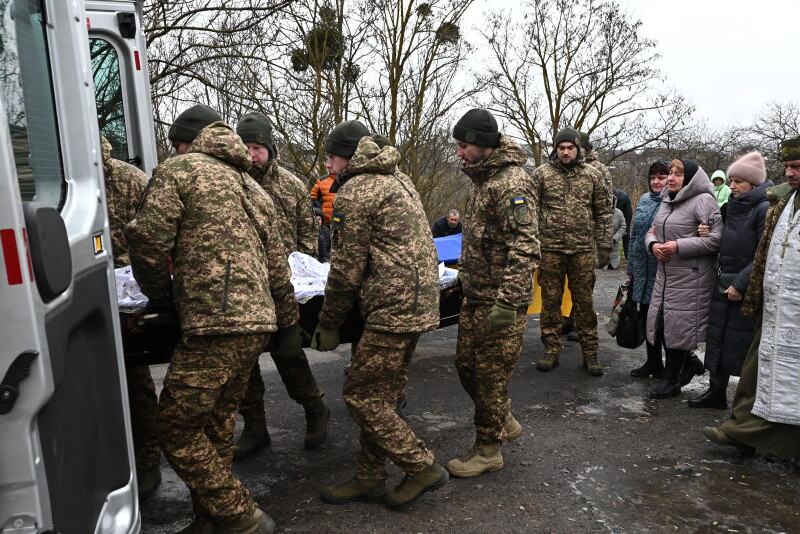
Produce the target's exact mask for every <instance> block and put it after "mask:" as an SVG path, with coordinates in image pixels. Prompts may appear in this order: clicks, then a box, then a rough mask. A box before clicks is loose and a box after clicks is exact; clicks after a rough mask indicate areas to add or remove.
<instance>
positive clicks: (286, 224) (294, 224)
mask: <svg viewBox="0 0 800 534" xmlns="http://www.w3.org/2000/svg"><path fill="white" fill-rule="evenodd" d="M236 133H237V134H239V136H240V137H241V138H242V141H243V142H244V144H245V145H247V148H248V150H249V151H250V156H251V158H252V159H253V166H252V167H251V168H250V171H249V172H250V176H252V177H253V179H254V180H255V181H256V182H258V184H259V185H260V186H261V187H263V188H264V191H266V193H267V194H268V195H269V196H270V198H271V199H272V201H273V203H274V204H275V206H276V208H277V213H278V227H279V228H280V230H281V234H282V237H283V248H284V254H283V255H284V258H285V257H288V255H289V254H291V253H292V252H294V251H296V250H297V251H300V252H302V253H304V254H308V255H310V256H314V257H316V256H317V234H318V233H319V229H318V227H317V222H316V218H315V217H314V212H313V210H312V208H311V197H309V195H308V190H307V189H306V187H305V185H304V184H303V182H301V181H300V179H299V178H297V177H296V176H295V175H293V174H292V173H290V172H289V171H287V170H286V169H284V168H283V167H281V166H280V165H278V161H277V156H278V154H277V151H276V150H275V144H274V142H273V139H272V124H271V123H270V122H269V119H268V118H267V117H265V116H264V115H262V114H261V113H257V112H254V113H248V114H247V115H245V116H244V117H242V118H241V120H240V121H239V124H238V125H237V126H236ZM270 355H271V356H272V359H273V361H274V362H275V367H276V368H277V370H278V373H279V374H280V377H281V380H282V381H283V383H284V385H285V386H286V391H287V392H288V393H289V397H291V398H292V400H294V401H295V402H297V403H299V404H300V405H302V406H303V409H304V411H305V416H306V433H305V437H304V444H305V447H306V448H307V449H315V448H317V447H318V446H319V445H320V444H322V442H323V440H324V439H325V436H326V435H327V427H328V419H329V418H330V410H329V409H328V407H327V406H325V403H323V402H322V396H323V395H324V393H323V392H322V390H321V389H320V388H319V386H317V381H316V380H315V379H314V374H313V373H312V372H311V368H310V367H309V365H308V358H306V355H305V352H303V349H299V350H298V351H297V352H295V353H287V352H286V351H284V350H281V348H280V347H275V349H274V350H272V352H271V353H270ZM239 413H241V414H242V418H243V419H244V430H243V431H242V435H241V437H240V438H239V441H238V442H237V443H236V445H235V446H234V448H233V459H234V460H240V459H242V458H247V457H248V456H250V455H251V454H253V453H255V452H256V451H258V450H259V449H262V448H263V447H266V446H268V445H269V444H270V441H271V440H270V436H269V431H268V430H267V420H266V416H265V413H264V379H263V378H262V376H261V367H260V366H259V364H258V361H256V364H255V365H254V366H253V370H252V371H251V373H250V380H249V382H248V386H247V392H246V393H245V396H244V398H243V399H242V402H241V404H240V406H239Z"/></svg>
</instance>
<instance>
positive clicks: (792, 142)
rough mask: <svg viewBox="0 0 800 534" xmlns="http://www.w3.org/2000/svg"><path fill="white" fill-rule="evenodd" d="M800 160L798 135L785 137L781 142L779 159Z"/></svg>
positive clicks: (799, 138) (799, 139)
mask: <svg viewBox="0 0 800 534" xmlns="http://www.w3.org/2000/svg"><path fill="white" fill-rule="evenodd" d="M797 160H800V137H795V138H794V139H787V140H786V141H783V142H782V143H781V161H797Z"/></svg>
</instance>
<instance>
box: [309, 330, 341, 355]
mask: <svg viewBox="0 0 800 534" xmlns="http://www.w3.org/2000/svg"><path fill="white" fill-rule="evenodd" d="M338 346H339V329H338V328H327V327H325V326H322V325H321V324H318V325H317V329H316V330H314V335H313V336H311V348H312V349H314V350H319V351H322V352H326V351H329V350H333V349H335V348H336V347H338Z"/></svg>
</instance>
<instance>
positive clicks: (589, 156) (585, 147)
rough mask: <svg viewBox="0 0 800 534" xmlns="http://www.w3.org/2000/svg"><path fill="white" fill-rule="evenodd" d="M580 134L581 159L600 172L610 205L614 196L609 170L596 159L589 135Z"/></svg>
mask: <svg viewBox="0 0 800 534" xmlns="http://www.w3.org/2000/svg"><path fill="white" fill-rule="evenodd" d="M580 136H581V152H583V161H585V162H586V164H587V165H591V166H592V167H594V168H595V169H596V170H597V172H599V173H600V176H601V177H602V178H603V183H604V184H605V186H606V191H607V192H608V202H609V205H611V203H612V202H613V197H614V185H613V183H612V181H611V171H609V170H608V167H606V166H605V165H603V164H602V163H600V160H599V159H597V152H595V151H594V146H593V145H592V142H591V141H590V140H589V136H588V135H587V134H585V133H583V132H580ZM612 213H613V210H612Z"/></svg>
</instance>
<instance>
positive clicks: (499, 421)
mask: <svg viewBox="0 0 800 534" xmlns="http://www.w3.org/2000/svg"><path fill="white" fill-rule="evenodd" d="M491 311H492V305H491V304H489V303H483V302H480V303H473V302H470V301H469V300H468V299H466V298H465V299H464V301H463V302H462V304H461V315H460V316H459V318H458V341H457V342H456V370H457V371H458V377H459V378H460V379H461V385H462V386H463V387H464V390H465V391H466V392H467V394H468V395H469V396H470V398H471V399H472V402H474V403H475V415H474V422H475V434H476V439H477V441H479V442H480V443H495V442H498V441H502V440H504V439H505V437H506V436H505V430H504V422H505V417H506V413H507V412H508V410H509V408H510V407H511V400H510V399H509V397H508V383H509V381H510V380H511V376H512V375H513V374H514V367H515V366H516V364H517V360H518V359H519V356H520V353H521V352H522V333H523V332H524V331H525V327H527V326H528V319H527V317H526V316H525V310H524V309H520V310H519V311H518V312H517V322H516V323H515V324H513V325H511V326H507V327H505V328H503V329H501V330H497V331H495V330H492V327H491V324H490V323H489V313H490V312H491Z"/></svg>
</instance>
